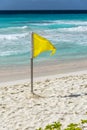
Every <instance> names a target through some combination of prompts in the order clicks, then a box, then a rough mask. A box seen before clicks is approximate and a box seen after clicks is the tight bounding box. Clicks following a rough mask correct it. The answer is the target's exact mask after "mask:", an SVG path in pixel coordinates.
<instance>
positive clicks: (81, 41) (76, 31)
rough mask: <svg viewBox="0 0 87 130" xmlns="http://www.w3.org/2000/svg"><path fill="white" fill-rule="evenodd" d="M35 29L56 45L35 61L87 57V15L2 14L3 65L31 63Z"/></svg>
mask: <svg viewBox="0 0 87 130" xmlns="http://www.w3.org/2000/svg"><path fill="white" fill-rule="evenodd" d="M32 32H35V33H38V34H39V35H41V36H43V37H45V38H47V39H49V40H50V41H51V42H52V43H53V44H54V46H55V47H56V48H57V51H56V54H55V55H54V56H52V57H50V56H49V55H50V52H46V53H42V54H41V55H39V56H38V57H37V58H36V59H35V61H36V62H42V61H47V60H54V59H56V60H57V61H58V60H72V59H81V58H87V14H13V15H10V14H9V15H8V14H0V66H4V65H20V64H21V65H27V64H29V63H30V57H31V33H32Z"/></svg>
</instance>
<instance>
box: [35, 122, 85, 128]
mask: <svg viewBox="0 0 87 130" xmlns="http://www.w3.org/2000/svg"><path fill="white" fill-rule="evenodd" d="M86 123H87V120H81V121H80V122H79V123H78V124H74V123H70V124H69V125H68V126H67V127H66V128H65V129H62V124H61V123H60V122H59V121H58V122H54V123H52V124H48V125H46V127H45V128H44V129H43V128H39V129H36V130H83V124H86Z"/></svg>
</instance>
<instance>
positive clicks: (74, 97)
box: [0, 71, 87, 130]
mask: <svg viewBox="0 0 87 130" xmlns="http://www.w3.org/2000/svg"><path fill="white" fill-rule="evenodd" d="M36 80H37V79H36ZM16 84H17V83H15V85H12V84H5V85H1V87H0V130H35V129H36V128H39V127H43V128H44V127H45V126H46V125H47V124H48V123H52V122H54V121H60V122H61V123H62V124H63V128H64V127H66V125H67V124H69V123H70V122H73V123H78V122H79V121H80V120H81V119H87V71H83V72H76V73H69V74H62V75H56V76H54V77H52V76H50V77H48V78H46V79H45V78H44V79H43V80H42V79H38V80H37V81H36V82H35V83H34V92H35V94H36V95H34V96H32V95H31V94H30V83H27V82H25V83H24V84H23V82H21V84H20V85H19V83H18V85H16ZM84 130H87V127H85V129H84Z"/></svg>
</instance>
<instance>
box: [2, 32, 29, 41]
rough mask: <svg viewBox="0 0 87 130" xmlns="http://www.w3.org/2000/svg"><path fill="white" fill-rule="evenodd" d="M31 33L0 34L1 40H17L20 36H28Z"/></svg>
mask: <svg viewBox="0 0 87 130" xmlns="http://www.w3.org/2000/svg"><path fill="white" fill-rule="evenodd" d="M28 35H29V33H22V34H0V40H17V39H19V38H24V37H26V36H28Z"/></svg>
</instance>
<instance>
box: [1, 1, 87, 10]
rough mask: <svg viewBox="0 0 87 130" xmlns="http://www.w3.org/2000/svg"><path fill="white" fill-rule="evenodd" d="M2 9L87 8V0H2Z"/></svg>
mask: <svg viewBox="0 0 87 130" xmlns="http://www.w3.org/2000/svg"><path fill="white" fill-rule="evenodd" d="M0 10H87V0H0Z"/></svg>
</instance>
